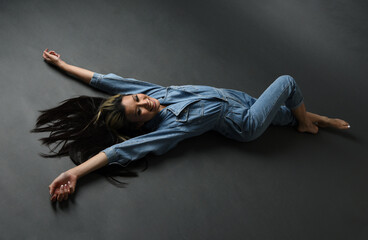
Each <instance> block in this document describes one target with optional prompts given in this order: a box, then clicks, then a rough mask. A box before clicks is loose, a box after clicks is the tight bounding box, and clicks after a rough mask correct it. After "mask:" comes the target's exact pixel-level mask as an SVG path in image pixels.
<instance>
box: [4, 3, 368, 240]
mask: <svg viewBox="0 0 368 240" xmlns="http://www.w3.org/2000/svg"><path fill="white" fill-rule="evenodd" d="M367 12H368V4H367V2H366V1H364V0H360V1H336V0H329V1H316V0H313V1H302V0H299V1H291V0H277V1H275V0H269V1H260V0H252V1H249V0H247V1H236V0H227V1H197V0H196V1H194V0H186V1H170V0H162V1H151V0H139V1H137V0H131V1H117V0H116V1H111V0H110V1H97V0H95V1H36V0H30V1H16V0H12V1H4V0H1V1H0V32H1V38H0V79H1V80H0V89H1V94H0V99H1V104H0V111H1V117H0V126H1V138H0V141H1V144H0V151H1V168H0V186H1V198H0V204H1V214H0V226H1V227H0V239H65V238H66V239H150V240H153V239H160V240H165V239H191V240H192V239H262V240H264V239H354V240H359V239H367V238H368V162H367V157H366V156H367V146H368V144H367V136H366V134H367V132H368V131H367V130H368V129H367V123H366V121H367V117H368V114H367V106H368V104H367V103H368V101H367V96H366V91H367V89H368V81H367V80H368V79H367V76H368V74H367V72H368V71H367V69H368V68H367V63H368V47H367V42H368V25H367V22H368V14H367ZM45 48H50V49H55V50H56V51H58V52H59V53H60V54H61V55H62V58H64V59H65V60H66V61H67V62H69V63H71V64H75V65H79V66H81V67H85V68H88V69H91V70H93V71H96V72H100V73H109V72H113V73H116V74H118V75H122V76H128V77H135V78H138V79H142V80H146V81H152V82H155V83H159V84H161V85H180V84H205V85H212V86H217V87H224V88H233V89H238V90H244V91H246V92H248V93H249V94H251V95H254V96H258V95H259V94H260V93H261V92H262V91H263V90H264V89H265V88H266V87H267V86H268V84H270V83H271V82H272V81H273V80H274V79H275V78H276V77H277V76H278V75H281V74H290V75H292V76H294V78H295V79H296V80H297V82H298V84H299V85H300V86H301V88H302V90H303V93H304V95H305V100H306V105H307V108H308V109H309V110H311V111H314V112H318V113H321V114H325V115H329V116H339V117H341V118H344V119H346V120H348V121H349V122H350V123H351V126H352V128H351V130H350V131H348V132H345V133H341V132H338V131H331V130H323V131H322V130H321V131H320V133H319V134H318V135H317V136H312V135H308V134H298V133H297V132H296V131H295V130H294V129H291V128H270V129H269V130H268V131H267V132H266V133H265V135H264V136H262V137H261V138H260V139H258V140H257V141H255V142H252V143H246V144H245V143H237V142H234V141H231V140H227V139H224V138H223V137H221V136H219V135H218V134H215V133H208V134H206V135H204V136H201V137H197V138H194V139H192V140H188V141H184V142H182V143H181V144H179V146H178V147H177V148H176V149H174V150H172V151H170V152H169V153H167V154H165V155H164V156H161V157H154V158H151V159H150V166H149V169H148V170H147V171H146V172H144V173H142V174H141V175H140V177H139V178H137V179H132V180H128V181H129V182H130V184H129V187H128V188H126V189H118V188H115V187H114V186H112V185H111V184H109V183H108V182H107V181H106V180H105V179H104V178H102V177H100V176H99V175H96V174H92V175H90V176H87V177H85V178H84V179H81V181H80V182H79V185H78V191H77V193H76V195H75V197H74V199H73V200H72V201H69V202H68V203H67V204H62V205H59V204H56V205H52V204H50V202H49V196H48V185H49V183H50V182H51V181H52V180H53V179H54V178H55V177H56V176H57V175H58V174H59V173H60V172H62V171H64V170H66V169H68V168H70V167H72V166H73V165H72V163H71V161H69V159H68V158H62V159H43V158H41V157H39V156H38V153H39V152H45V151H46V148H45V147H43V146H41V145H40V143H39V142H38V141H37V139H38V138H39V137H41V136H40V135H36V134H30V133H29V130H30V129H32V127H33V125H34V123H35V120H36V117H37V115H38V113H37V110H40V109H45V108H49V107H53V106H55V105H56V104H57V103H58V102H60V101H62V100H64V99H66V98H70V97H73V96H77V95H83V94H85V95H94V96H96V95H102V94H101V93H99V92H96V91H93V90H92V89H89V88H88V87H86V86H84V85H82V84H80V83H78V82H76V81H74V80H73V79H71V78H68V77H67V76H65V75H63V74H60V73H59V72H58V71H56V70H55V69H53V68H51V67H49V66H48V65H47V64H46V63H44V62H43V61H42V57H41V52H42V51H43V50H44V49H45Z"/></svg>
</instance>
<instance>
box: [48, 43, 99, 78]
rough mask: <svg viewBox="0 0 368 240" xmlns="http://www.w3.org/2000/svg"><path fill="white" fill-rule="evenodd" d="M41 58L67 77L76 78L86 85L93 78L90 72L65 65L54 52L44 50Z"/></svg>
mask: <svg viewBox="0 0 368 240" xmlns="http://www.w3.org/2000/svg"><path fill="white" fill-rule="evenodd" d="M42 56H43V58H44V59H45V61H46V62H47V63H50V64H53V65H55V66H56V67H58V68H59V69H60V70H62V71H64V72H66V73H67V74H69V75H73V76H75V77H77V78H78V79H80V80H82V81H83V82H85V83H87V84H89V83H90V81H91V79H92V77H93V72H92V71H90V70H87V69H84V68H80V67H77V66H73V65H70V64H67V63H66V62H64V61H63V60H61V58H60V54H58V53H56V52H55V51H49V50H48V49H45V51H43V55H42Z"/></svg>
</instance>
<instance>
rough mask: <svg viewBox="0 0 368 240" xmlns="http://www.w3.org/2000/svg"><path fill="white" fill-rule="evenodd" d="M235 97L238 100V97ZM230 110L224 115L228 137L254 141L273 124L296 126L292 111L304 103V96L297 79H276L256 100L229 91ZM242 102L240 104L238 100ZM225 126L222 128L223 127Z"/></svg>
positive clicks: (283, 77) (282, 77)
mask: <svg viewBox="0 0 368 240" xmlns="http://www.w3.org/2000/svg"><path fill="white" fill-rule="evenodd" d="M235 96H236V97H235ZM227 97H228V98H229V111H228V113H226V115H225V126H226V127H225V128H223V130H224V131H221V130H220V131H219V132H221V133H222V134H224V135H225V136H227V137H229V138H232V139H236V140H238V141H245V142H248V141H252V140H254V139H256V138H258V137H259V136H261V135H262V134H263V133H264V131H265V130H266V129H267V128H268V127H269V126H270V125H271V124H272V125H277V126H287V125H290V126H294V125H296V124H297V121H296V119H295V117H294V116H293V114H292V112H291V110H292V109H294V108H297V107H298V106H300V105H301V104H302V103H303V95H302V93H301V91H300V89H299V87H298V85H297V84H296V82H295V80H294V79H293V78H292V77H291V76H288V75H284V76H281V77H279V78H277V79H276V80H275V81H274V82H273V83H272V84H271V85H270V86H269V87H268V88H267V89H266V90H265V91H264V92H263V93H262V94H261V96H260V97H259V98H258V99H257V98H253V97H251V96H249V95H247V94H245V93H242V94H241V96H240V95H239V93H238V92H235V91H232V92H227ZM239 99H241V101H239ZM223 124H224V123H222V124H221V125H222V126H224V125H223Z"/></svg>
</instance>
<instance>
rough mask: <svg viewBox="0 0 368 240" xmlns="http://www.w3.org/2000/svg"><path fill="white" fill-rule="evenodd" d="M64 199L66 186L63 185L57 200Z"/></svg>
mask: <svg viewBox="0 0 368 240" xmlns="http://www.w3.org/2000/svg"><path fill="white" fill-rule="evenodd" d="M63 199H64V186H63V185H61V187H60V191H59V194H58V197H57V200H58V201H59V202H61V201H63Z"/></svg>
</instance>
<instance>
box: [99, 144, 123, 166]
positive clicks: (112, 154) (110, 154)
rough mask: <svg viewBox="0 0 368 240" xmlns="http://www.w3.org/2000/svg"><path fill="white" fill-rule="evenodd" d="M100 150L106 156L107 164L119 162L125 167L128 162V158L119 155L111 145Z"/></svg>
mask: <svg viewBox="0 0 368 240" xmlns="http://www.w3.org/2000/svg"><path fill="white" fill-rule="evenodd" d="M102 152H104V153H105V154H106V156H107V161H108V165H111V164H120V165H121V166H123V167H126V166H127V165H128V164H129V163H130V161H129V160H127V159H122V158H121V157H119V155H118V154H116V151H115V149H114V148H113V147H109V148H106V149H105V150H103V151H102Z"/></svg>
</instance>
